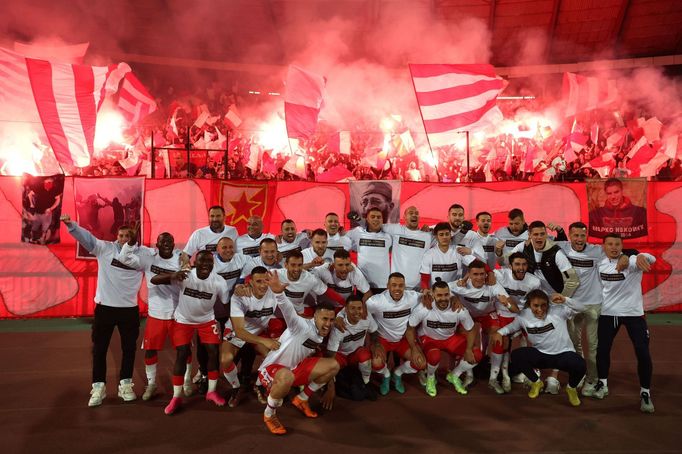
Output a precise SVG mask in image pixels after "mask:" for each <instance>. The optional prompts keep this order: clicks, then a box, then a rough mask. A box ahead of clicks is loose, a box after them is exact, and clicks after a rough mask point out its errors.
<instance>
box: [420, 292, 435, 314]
mask: <svg viewBox="0 0 682 454" xmlns="http://www.w3.org/2000/svg"><path fill="white" fill-rule="evenodd" d="M421 302H422V306H424V307H425V308H427V309H429V310H431V309H432V308H433V295H432V294H431V289H428V288H425V289H422V297H421Z"/></svg>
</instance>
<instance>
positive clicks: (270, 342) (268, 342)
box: [263, 338, 280, 351]
mask: <svg viewBox="0 0 682 454" xmlns="http://www.w3.org/2000/svg"><path fill="white" fill-rule="evenodd" d="M263 346H264V347H265V348H267V349H268V350H270V351H272V350H279V346H280V343H279V341H278V340H277V339H269V338H265V339H263Z"/></svg>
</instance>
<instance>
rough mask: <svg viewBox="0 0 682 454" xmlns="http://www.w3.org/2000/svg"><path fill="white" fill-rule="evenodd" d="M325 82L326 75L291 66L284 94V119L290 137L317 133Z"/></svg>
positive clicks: (305, 137)
mask: <svg viewBox="0 0 682 454" xmlns="http://www.w3.org/2000/svg"><path fill="white" fill-rule="evenodd" d="M325 84H326V80H325V78H324V77H322V76H320V75H318V74H315V73H312V72H310V71H307V70H305V69H303V68H300V67H298V66H295V65H291V66H289V71H288V72H287V82H286V90H287V91H286V94H285V96H284V119H285V122H286V126H287V136H288V137H289V138H292V139H307V138H309V137H310V136H312V135H313V134H314V133H315V129H316V128H317V117H318V115H319V114H320V109H321V108H322V98H323V92H324V86H325Z"/></svg>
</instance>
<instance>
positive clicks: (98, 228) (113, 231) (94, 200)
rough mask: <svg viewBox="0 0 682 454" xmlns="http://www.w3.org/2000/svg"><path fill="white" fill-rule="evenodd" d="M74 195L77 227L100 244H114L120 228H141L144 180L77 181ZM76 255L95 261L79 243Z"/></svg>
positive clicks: (108, 179) (100, 179)
mask: <svg viewBox="0 0 682 454" xmlns="http://www.w3.org/2000/svg"><path fill="white" fill-rule="evenodd" d="M73 192H74V198H75V200H76V220H77V222H78V225H80V226H81V227H83V228H84V229H86V230H88V231H89V232H90V233H92V234H93V235H94V236H95V237H97V238H98V239H100V240H104V241H115V240H116V238H117V236H118V229H119V228H120V227H121V226H123V225H128V226H133V225H134V224H136V223H140V224H141V221H142V219H143V211H142V210H143V201H144V178H75V179H74V188H73ZM140 238H142V231H140ZM76 255H77V257H78V258H94V256H93V255H91V254H90V253H89V252H88V251H87V250H86V249H85V248H84V247H82V246H81V244H80V243H78V249H77V253H76Z"/></svg>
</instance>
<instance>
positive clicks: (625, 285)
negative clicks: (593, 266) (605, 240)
mask: <svg viewBox="0 0 682 454" xmlns="http://www.w3.org/2000/svg"><path fill="white" fill-rule="evenodd" d="M644 256H645V257H646V259H647V260H648V261H649V263H655V262H656V258H655V257H654V256H653V255H651V254H644ZM617 264H618V259H614V260H612V259H609V258H608V257H606V258H604V259H603V260H602V261H601V262H599V276H600V278H601V282H602V286H603V298H604V302H603V303H602V307H601V315H610V316H615V317H638V316H642V315H644V298H643V297H642V270H640V269H639V268H637V256H635V255H633V256H631V257H630V259H629V264H628V267H627V269H624V270H623V271H621V272H618V271H616V265H617Z"/></svg>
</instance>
